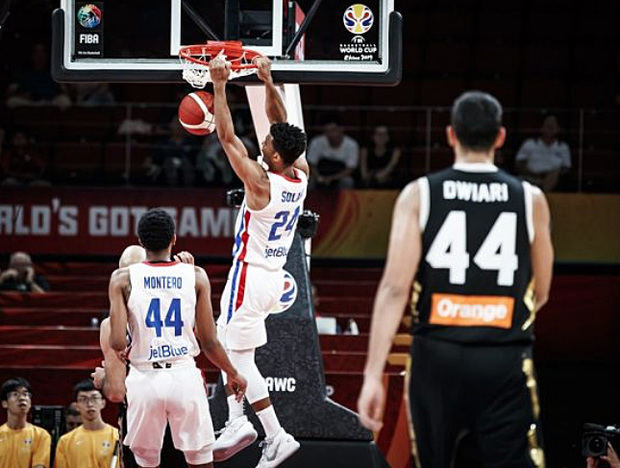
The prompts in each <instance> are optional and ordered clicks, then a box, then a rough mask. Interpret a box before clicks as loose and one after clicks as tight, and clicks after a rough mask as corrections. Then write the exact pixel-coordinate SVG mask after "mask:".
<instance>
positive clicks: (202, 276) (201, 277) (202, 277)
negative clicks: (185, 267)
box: [193, 265, 209, 286]
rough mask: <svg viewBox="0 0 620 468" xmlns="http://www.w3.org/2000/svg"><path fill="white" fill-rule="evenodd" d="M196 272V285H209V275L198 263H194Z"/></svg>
mask: <svg viewBox="0 0 620 468" xmlns="http://www.w3.org/2000/svg"><path fill="white" fill-rule="evenodd" d="M193 267H194V274H195V275H196V286H198V285H208V284H209V275H207V272H206V271H205V269H204V268H202V267H199V266H198V265H193Z"/></svg>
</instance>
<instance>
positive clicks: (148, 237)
mask: <svg viewBox="0 0 620 468" xmlns="http://www.w3.org/2000/svg"><path fill="white" fill-rule="evenodd" d="M174 229H175V228H174V220H173V219H172V216H170V215H169V214H168V213H166V211H164V210H163V209H161V208H151V209H150V210H148V211H147V212H146V213H144V214H143V215H142V217H141V218H140V221H139V222H138V237H139V238H140V242H142V246H143V247H144V248H145V249H146V250H150V251H151V252H161V251H162V250H164V249H166V248H168V246H169V245H170V242H172V238H173V237H174Z"/></svg>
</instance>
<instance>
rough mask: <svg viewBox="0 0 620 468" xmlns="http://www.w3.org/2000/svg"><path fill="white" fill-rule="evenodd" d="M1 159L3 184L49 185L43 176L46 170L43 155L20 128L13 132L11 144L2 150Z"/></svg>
mask: <svg viewBox="0 0 620 468" xmlns="http://www.w3.org/2000/svg"><path fill="white" fill-rule="evenodd" d="M1 160H2V177H3V180H2V185H4V186H19V185H30V186H33V187H34V186H45V185H49V182H47V181H45V180H43V178H42V176H43V173H44V172H45V162H44V160H43V156H42V155H41V153H40V152H39V151H38V149H37V148H36V147H35V145H33V144H32V142H31V141H30V140H29V139H28V137H27V135H26V133H25V132H23V131H21V130H18V131H16V132H15V133H14V134H13V137H12V138H11V144H10V146H9V147H8V148H7V149H6V150H5V151H3V152H2V158H1Z"/></svg>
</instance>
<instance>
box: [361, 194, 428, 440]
mask: <svg viewBox="0 0 620 468" xmlns="http://www.w3.org/2000/svg"><path fill="white" fill-rule="evenodd" d="M418 205H419V192H418V185H417V183H416V182H413V183H411V184H409V185H408V186H407V187H405V189H404V190H403V191H402V193H401V194H400V196H399V197H398V200H397V201H396V206H395V208H394V214H393V215H392V229H391V231H390V245H389V249H388V256H387V262H386V264H385V269H384V271H383V277H382V278H381V282H380V284H379V289H378V291H377V296H376V297H375V304H374V308H373V312H372V323H371V326H370V341H369V345H368V358H367V360H366V367H365V369H364V385H363V387H362V392H361V394H360V398H359V400H358V411H359V418H360V422H361V423H362V424H363V425H364V426H366V427H367V428H369V429H372V430H373V431H378V430H379V429H380V428H381V420H382V419H383V408H384V406H385V392H384V390H383V384H382V382H381V376H382V374H383V367H384V366H385V361H386V359H387V356H388V353H389V352H390V348H391V347H392V342H393V340H394V335H395V334H396V331H397V330H398V325H399V323H400V321H401V318H402V315H403V311H404V310H405V304H406V303H407V299H408V296H409V290H410V288H411V283H412V282H413V277H414V276H415V273H416V271H417V267H418V262H419V261H420V255H421V251H422V238H421V232H420V227H419V225H418V222H417V220H418Z"/></svg>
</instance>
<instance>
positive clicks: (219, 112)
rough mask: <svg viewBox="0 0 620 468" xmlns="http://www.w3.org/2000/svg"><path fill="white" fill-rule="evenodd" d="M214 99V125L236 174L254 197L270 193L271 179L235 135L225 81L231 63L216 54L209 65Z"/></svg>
mask: <svg viewBox="0 0 620 468" xmlns="http://www.w3.org/2000/svg"><path fill="white" fill-rule="evenodd" d="M209 71H210V73H211V79H212V80H213V90H214V95H215V102H214V104H213V108H214V113H215V126H216V129H217V137H218V138H219V140H220V144H221V145H222V148H223V149H224V152H225V153H226V156H228V160H229V161H230V165H231V166H232V168H233V170H234V171H235V174H237V176H238V177H239V178H240V179H241V180H242V181H243V185H244V186H245V189H246V193H248V192H250V193H251V194H254V195H255V196H258V197H260V196H264V195H265V194H266V195H267V196H269V178H268V177H267V174H266V173H265V171H264V169H263V168H262V167H261V166H260V164H258V163H257V162H256V161H254V160H252V159H250V157H249V156H248V152H247V150H246V149H245V146H244V145H243V143H242V141H241V140H240V139H239V138H238V137H237V135H235V127H234V125H233V120H232V116H231V115H230V108H229V107H228V100H227V99H226V82H227V80H228V76H229V75H230V64H229V63H228V62H226V61H225V60H224V59H223V58H222V57H216V58H214V59H213V60H211V62H210V64H209Z"/></svg>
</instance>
